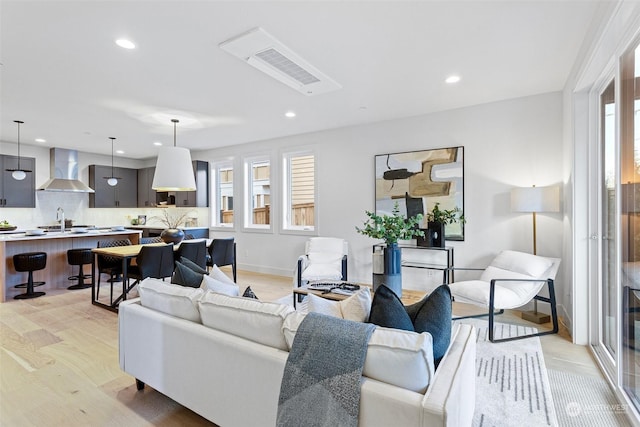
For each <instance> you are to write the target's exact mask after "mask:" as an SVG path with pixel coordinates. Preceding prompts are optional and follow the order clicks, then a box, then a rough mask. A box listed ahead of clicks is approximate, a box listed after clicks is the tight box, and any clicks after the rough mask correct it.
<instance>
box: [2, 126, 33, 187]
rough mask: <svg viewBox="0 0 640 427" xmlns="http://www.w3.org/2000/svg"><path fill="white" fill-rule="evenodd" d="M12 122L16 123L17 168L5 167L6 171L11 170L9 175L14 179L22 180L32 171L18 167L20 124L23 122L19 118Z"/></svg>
mask: <svg viewBox="0 0 640 427" xmlns="http://www.w3.org/2000/svg"><path fill="white" fill-rule="evenodd" d="M13 123H16V124H17V125H18V169H7V172H11V177H12V178H13V179H15V180H16V181H22V180H23V179H25V178H26V177H27V172H29V173H30V172H32V171H30V170H28V169H22V168H21V167H20V125H21V124H24V122H23V121H21V120H14V121H13Z"/></svg>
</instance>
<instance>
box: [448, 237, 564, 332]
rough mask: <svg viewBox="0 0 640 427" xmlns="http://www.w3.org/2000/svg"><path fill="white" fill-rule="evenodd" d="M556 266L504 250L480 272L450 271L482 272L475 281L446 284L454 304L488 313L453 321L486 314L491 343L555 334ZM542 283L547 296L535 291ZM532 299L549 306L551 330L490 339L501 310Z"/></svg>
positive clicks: (556, 263)
mask: <svg viewBox="0 0 640 427" xmlns="http://www.w3.org/2000/svg"><path fill="white" fill-rule="evenodd" d="M559 266H560V259H559V258H546V257H541V256H537V255H532V254H528V253H524V252H517V251H508V250H507V251H502V252H500V253H499V254H498V256H496V257H495V258H494V259H493V261H492V262H491V264H490V265H489V266H488V267H487V268H486V269H484V270H482V269H479V268H458V267H456V268H454V270H481V271H483V272H482V275H481V276H480V279H479V280H465V281H460V282H454V283H451V284H450V285H449V287H450V288H451V295H452V296H453V298H454V301H456V302H461V303H466V304H474V305H479V306H483V307H487V308H488V309H489V312H488V314H481V315H475V316H464V317H458V318H456V319H465V318H469V317H480V316H487V315H488V316H489V340H490V341H491V342H500V341H511V340H516V339H521V338H528V337H533V336H542V335H547V334H556V333H558V313H557V309H556V297H555V291H554V286H553V285H554V282H553V281H554V279H555V277H556V274H557V273H558V267H559ZM545 284H546V285H547V288H548V292H549V296H548V297H544V296H541V295H538V292H540V290H541V289H542V287H543V286H544V285H545ZM532 300H538V301H542V302H546V303H548V304H550V307H551V321H552V323H553V328H552V329H551V330H548V331H543V332H538V333H534V334H527V335H519V336H515V337H508V338H501V339H494V334H493V323H494V322H493V320H494V316H495V315H496V314H502V313H504V310H505V309H513V308H518V307H522V306H524V305H526V304H527V303H529V302H530V301H532ZM496 310H497V312H496Z"/></svg>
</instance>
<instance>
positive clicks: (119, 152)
mask: <svg viewBox="0 0 640 427" xmlns="http://www.w3.org/2000/svg"><path fill="white" fill-rule="evenodd" d="M116 153H117V154H124V151H122V150H116Z"/></svg>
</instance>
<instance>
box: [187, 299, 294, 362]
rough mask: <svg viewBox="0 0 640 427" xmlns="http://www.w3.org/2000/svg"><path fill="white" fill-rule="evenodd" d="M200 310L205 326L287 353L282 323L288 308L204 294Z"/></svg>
mask: <svg viewBox="0 0 640 427" xmlns="http://www.w3.org/2000/svg"><path fill="white" fill-rule="evenodd" d="M199 307H200V315H201V316H202V323H203V324H204V325H205V326H208V327H210V328H213V329H217V330H219V331H222V332H227V333H229V334H233V335H236V336H239V337H242V338H245V339H248V340H250V341H254V342H257V343H260V344H264V345H268V346H270V347H275V348H278V349H281V350H288V348H287V343H286V341H285V339H284V335H283V333H282V323H283V322H284V319H285V317H286V316H287V314H289V313H291V312H293V311H294V309H293V307H291V306H288V305H283V304H276V303H271V302H261V301H258V300H254V299H249V298H241V297H231V296H227V295H222V294H217V293H214V292H207V293H206V294H205V295H204V296H203V297H202V299H201V300H200V301H199Z"/></svg>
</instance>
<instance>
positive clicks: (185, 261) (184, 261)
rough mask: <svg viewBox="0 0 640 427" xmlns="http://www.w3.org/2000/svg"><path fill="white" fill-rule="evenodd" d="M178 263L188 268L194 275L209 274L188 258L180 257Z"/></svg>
mask: <svg viewBox="0 0 640 427" xmlns="http://www.w3.org/2000/svg"><path fill="white" fill-rule="evenodd" d="M180 262H181V263H182V264H184V265H185V266H187V267H189V268H190V269H192V270H193V271H195V272H196V273H200V274H209V273H208V272H207V270H206V269H204V268H202V267H200V266H199V265H198V264H196V263H195V262H193V261H191V260H190V259H189V258H185V257H183V256H181V257H180Z"/></svg>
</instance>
